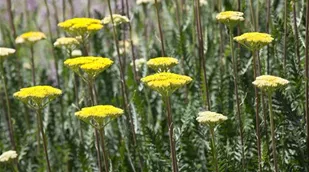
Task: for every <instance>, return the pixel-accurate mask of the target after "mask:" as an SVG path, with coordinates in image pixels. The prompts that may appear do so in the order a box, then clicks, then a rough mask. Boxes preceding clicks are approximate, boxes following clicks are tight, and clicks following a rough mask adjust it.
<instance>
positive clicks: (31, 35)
mask: <svg viewBox="0 0 309 172" xmlns="http://www.w3.org/2000/svg"><path fill="white" fill-rule="evenodd" d="M42 39H46V35H45V34H44V33H42V32H26V33H23V34H22V35H20V36H18V37H17V38H16V39H15V43H16V44H22V43H36V42H38V41H40V40H42Z"/></svg>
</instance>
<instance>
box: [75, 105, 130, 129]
mask: <svg viewBox="0 0 309 172" xmlns="http://www.w3.org/2000/svg"><path fill="white" fill-rule="evenodd" d="M123 113H124V111H123V110H122V109H120V108H116V107H114V106H112V105H97V106H91V107H85V108H82V110H81V111H78V112H76V113H75V115H76V116H77V117H78V118H79V119H81V120H83V121H85V122H87V123H90V124H91V125H93V126H94V127H95V128H97V129H100V128H101V127H103V125H104V123H105V122H107V121H106V120H108V119H114V118H116V117H119V116H121V115H122V114H123Z"/></svg>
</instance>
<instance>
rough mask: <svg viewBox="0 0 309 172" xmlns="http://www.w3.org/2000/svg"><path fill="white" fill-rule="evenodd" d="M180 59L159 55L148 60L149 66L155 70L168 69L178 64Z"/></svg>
mask: <svg viewBox="0 0 309 172" xmlns="http://www.w3.org/2000/svg"><path fill="white" fill-rule="evenodd" d="M177 64H178V60H177V59H176V58H173V57H157V58H153V59H150V60H148V62H147V66H148V67H150V68H152V69H154V70H155V71H159V72H160V71H168V70H169V69H170V68H172V67H174V66H176V65H177Z"/></svg>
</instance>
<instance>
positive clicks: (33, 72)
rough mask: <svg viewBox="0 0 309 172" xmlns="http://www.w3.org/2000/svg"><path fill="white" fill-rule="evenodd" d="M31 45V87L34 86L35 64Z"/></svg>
mask: <svg viewBox="0 0 309 172" xmlns="http://www.w3.org/2000/svg"><path fill="white" fill-rule="evenodd" d="M33 46H34V45H33V44H31V45H30V52H31V70H32V71H31V72H32V86H35V85H36V82H35V64H34V48H33Z"/></svg>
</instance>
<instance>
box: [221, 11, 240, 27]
mask: <svg viewBox="0 0 309 172" xmlns="http://www.w3.org/2000/svg"><path fill="white" fill-rule="evenodd" d="M243 16H244V13H242V12H239V11H224V12H221V13H219V14H218V15H217V16H216V19H217V20H218V21H219V22H221V23H223V24H226V25H228V26H234V25H235V24H237V23H239V22H241V21H244V20H245V19H244V17H243Z"/></svg>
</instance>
